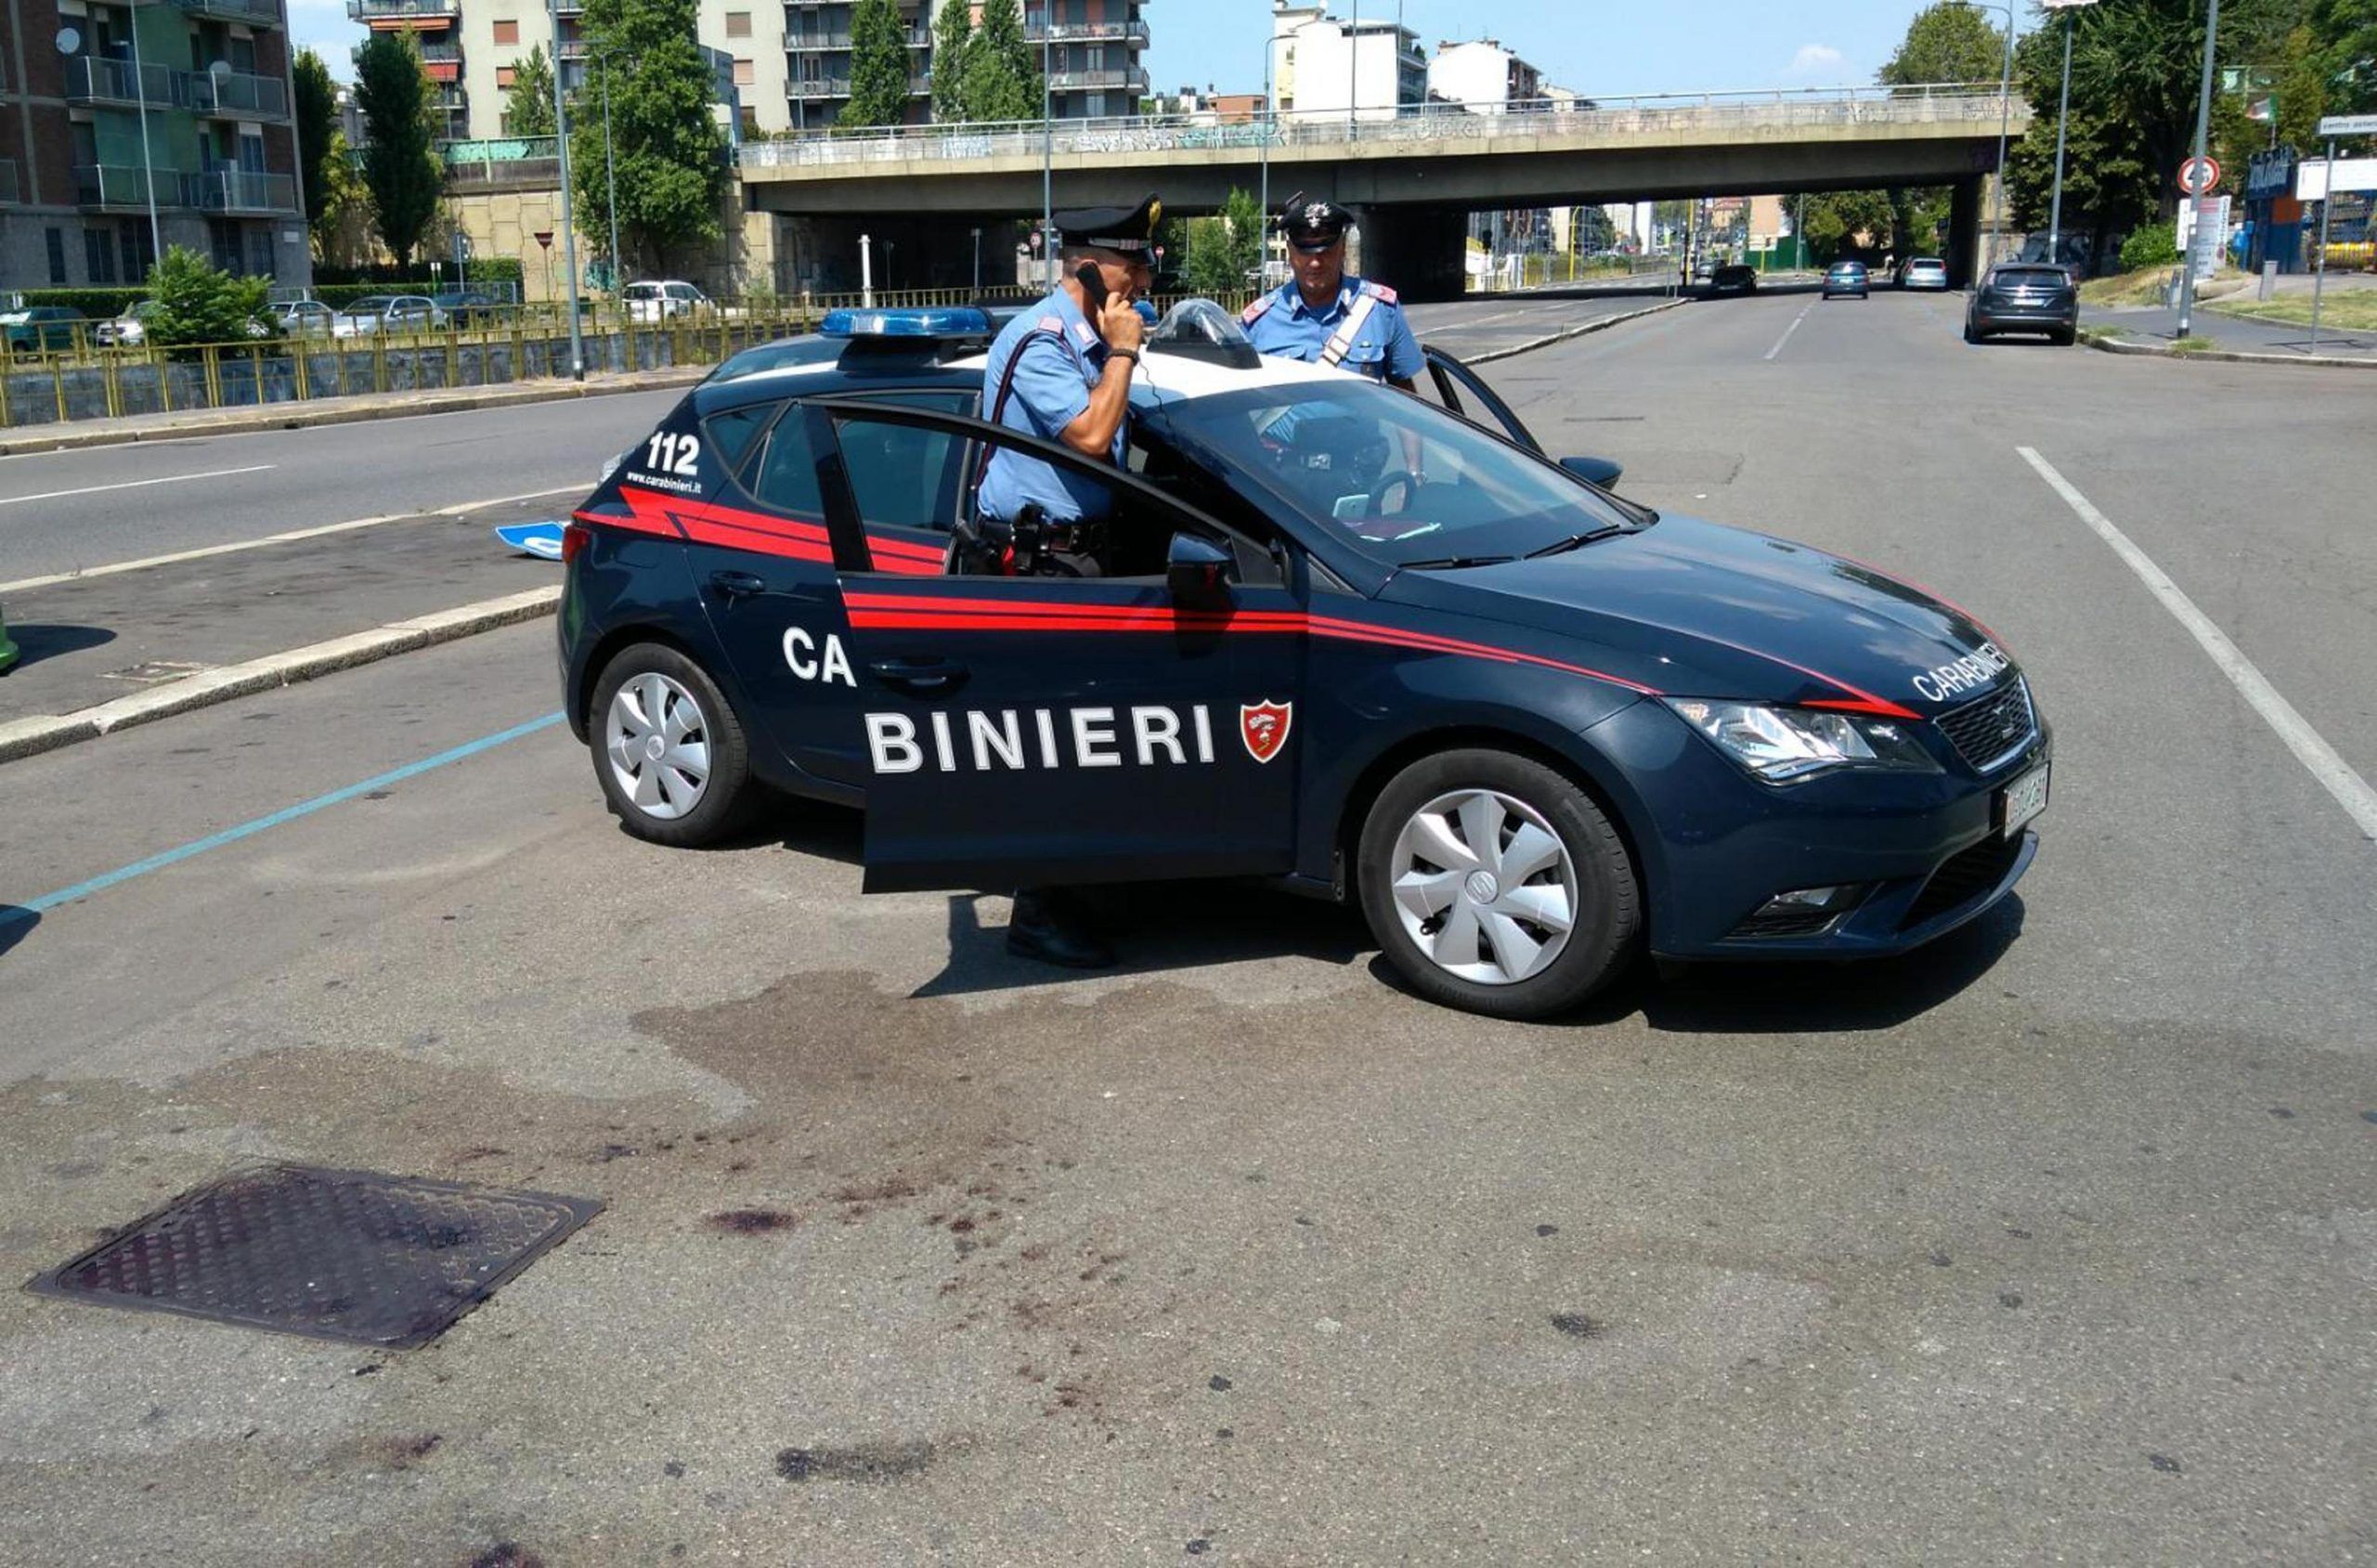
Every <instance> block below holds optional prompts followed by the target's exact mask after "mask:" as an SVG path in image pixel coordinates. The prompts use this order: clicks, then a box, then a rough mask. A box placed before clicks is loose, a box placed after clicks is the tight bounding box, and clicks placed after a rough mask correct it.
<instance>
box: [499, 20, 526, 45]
mask: <svg viewBox="0 0 2377 1568" xmlns="http://www.w3.org/2000/svg"><path fill="white" fill-rule="evenodd" d="M495 41H496V42H497V43H499V44H517V43H519V42H520V24H519V23H518V22H516V21H500V22H497V23H496V24H495Z"/></svg>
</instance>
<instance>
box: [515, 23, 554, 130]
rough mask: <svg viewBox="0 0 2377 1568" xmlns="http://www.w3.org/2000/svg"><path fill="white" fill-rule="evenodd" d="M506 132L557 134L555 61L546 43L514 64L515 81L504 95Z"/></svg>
mask: <svg viewBox="0 0 2377 1568" xmlns="http://www.w3.org/2000/svg"><path fill="white" fill-rule="evenodd" d="M503 133H504V135H506V136H552V134H553V62H552V61H551V60H549V59H547V58H545V46H544V45H542V44H539V45H537V46H536V47H535V48H533V49H531V50H529V51H528V54H527V58H525V59H523V60H521V62H520V63H519V64H518V65H516V66H513V68H512V85H511V87H510V88H509V89H507V90H506V91H505V93H504V95H503Z"/></svg>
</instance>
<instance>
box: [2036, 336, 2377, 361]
mask: <svg viewBox="0 0 2377 1568" xmlns="http://www.w3.org/2000/svg"><path fill="white" fill-rule="evenodd" d="M2083 332H2084V335H2083V336H2082V338H2081V339H2080V341H2081V342H2082V343H2085V344H2087V345H2088V346H2089V347H2090V348H2093V349H2096V350H2097V351H2098V352H2099V353H2102V354H2127V355H2132V356H2142V357H2144V358H2148V359H2212V360H2217V361H2218V362H2220V363H2222V364H2226V365H2311V366H2316V367H2318V368H2319V369H2329V370H2377V357H2371V358H2368V359H2346V358H2344V357H2342V356H2337V355H2330V354H2319V355H2309V354H2247V353H2244V352H2242V351H2241V350H2238V349H2233V348H2204V349H2190V350H2189V351H2188V352H2187V353H2185V354H2180V353H2178V352H2176V351H2175V350H2174V349H2172V348H2171V347H2170V346H2169V345H2168V344H2167V343H2125V342H2124V341H2123V340H2121V339H2119V338H2112V337H2107V336H2105V335H2104V330H2103V329H2102V328H2098V329H2097V330H2095V331H2088V330H2086V329H2083Z"/></svg>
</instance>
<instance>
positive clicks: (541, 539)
mask: <svg viewBox="0 0 2377 1568" xmlns="http://www.w3.org/2000/svg"><path fill="white" fill-rule="evenodd" d="M562 526H563V525H561V524H559V523H507V524H505V525H502V526H501V527H500V528H498V529H496V531H495V537H496V538H499V539H501V540H502V541H503V542H504V543H505V544H508V545H510V546H511V547H512V548H513V549H514V550H516V551H520V552H521V553H522V554H524V555H534V556H538V557H540V558H542V559H543V560H547V561H558V560H560V559H561V531H562Z"/></svg>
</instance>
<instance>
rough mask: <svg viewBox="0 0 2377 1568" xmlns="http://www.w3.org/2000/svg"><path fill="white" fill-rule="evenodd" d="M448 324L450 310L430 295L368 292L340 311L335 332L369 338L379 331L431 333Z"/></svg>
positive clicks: (335, 322)
mask: <svg viewBox="0 0 2377 1568" xmlns="http://www.w3.org/2000/svg"><path fill="white" fill-rule="evenodd" d="M445 325H446V313H445V312H444V311H443V310H440V309H439V308H438V307H437V305H436V302H435V301H434V300H432V299H431V298H430V297H429V296H428V295H426V294H366V295H364V296H363V297H362V298H361V299H359V300H357V301H355V302H353V303H352V304H350V305H347V307H346V308H345V309H344V310H342V311H340V312H339V313H338V316H337V317H336V318H335V319H334V320H333V321H332V322H331V336H333V337H341V338H368V337H370V336H371V335H372V334H373V333H375V332H427V331H435V330H437V329H439V328H441V327H443V326H445Z"/></svg>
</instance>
